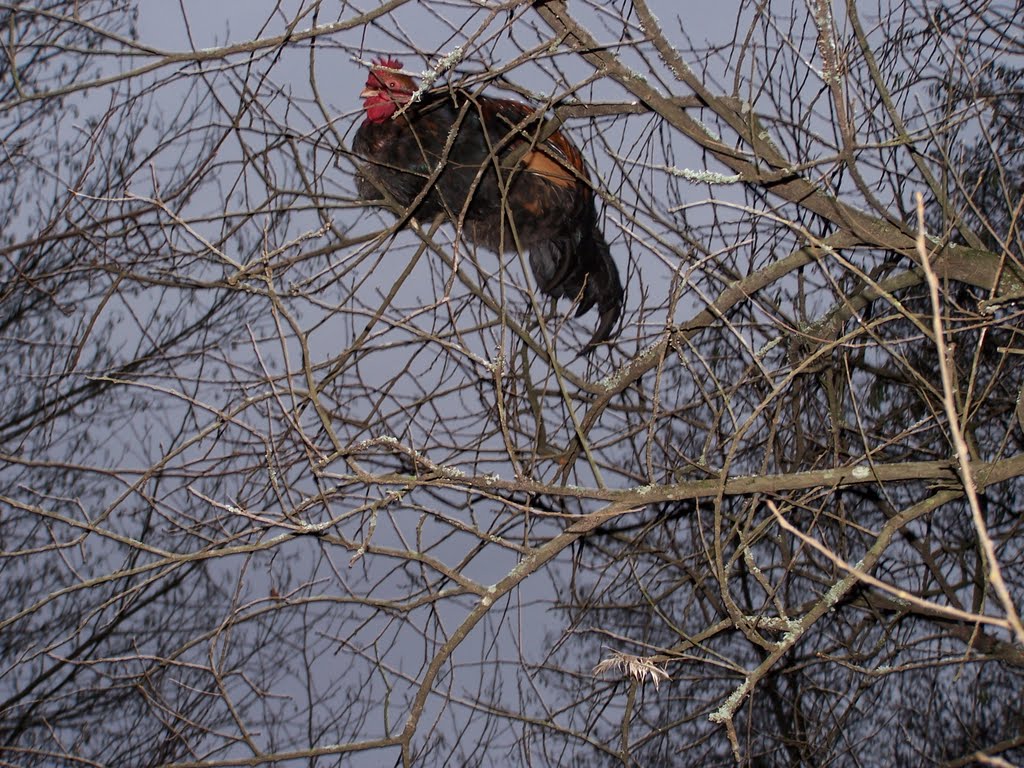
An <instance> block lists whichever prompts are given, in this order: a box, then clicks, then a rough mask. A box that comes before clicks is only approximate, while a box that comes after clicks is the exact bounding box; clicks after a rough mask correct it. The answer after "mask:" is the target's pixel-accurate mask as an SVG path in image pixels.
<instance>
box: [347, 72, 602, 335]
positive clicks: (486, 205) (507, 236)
mask: <svg viewBox="0 0 1024 768" xmlns="http://www.w3.org/2000/svg"><path fill="white" fill-rule="evenodd" d="M401 69H402V64H401V62H399V61H396V60H394V59H379V60H377V61H376V62H375V63H374V66H373V68H372V70H371V71H370V76H369V78H368V79H367V81H366V87H365V88H364V89H363V92H362V93H361V94H359V96H360V98H362V99H363V108H364V109H365V111H366V118H365V120H364V121H363V123H362V125H361V126H360V127H359V130H358V131H357V132H356V136H355V140H354V142H353V145H352V146H353V150H354V152H355V153H356V154H357V155H358V156H359V157H361V158H363V159H364V160H366V161H367V166H366V167H365V168H364V169H363V170H362V171H361V172H360V174H359V176H358V177H357V185H358V187H359V192H360V194H361V195H362V196H363V197H365V198H367V199H380V197H381V194H380V190H384V191H386V192H387V193H388V194H389V195H390V196H391V197H392V198H394V200H395V201H397V202H398V203H400V204H401V205H402V206H404V207H406V208H407V209H408V208H410V207H411V206H414V205H415V208H414V209H413V210H411V211H410V213H415V214H416V215H419V216H421V217H425V218H429V217H432V216H434V215H436V214H438V213H443V214H444V215H445V216H446V217H447V218H448V219H449V220H450V221H452V222H453V223H455V224H456V226H458V227H460V228H461V231H462V233H463V235H464V236H465V237H467V238H468V239H469V240H470V241H471V242H473V243H476V244H477V245H481V246H483V247H485V248H488V249H490V250H493V251H495V252H497V253H501V252H505V251H512V252H518V251H524V250H529V253H530V267H531V268H532V270H533V275H534V277H535V278H536V280H537V285H538V287H539V288H540V290H541V291H543V292H544V293H546V294H547V295H549V296H551V297H553V298H555V299H560V298H569V299H573V300H575V301H577V302H578V306H577V310H576V316H577V317H578V316H580V315H582V314H584V313H585V312H587V311H588V310H589V309H591V308H592V307H594V306H596V307H597V309H598V312H599V314H600V320H599V322H598V325H597V329H596V330H595V331H594V334H593V336H592V337H591V339H590V341H589V342H588V343H587V345H586V347H585V348H584V351H585V352H591V351H593V350H594V349H595V348H596V347H597V345H598V344H600V343H601V342H603V341H606V340H608V339H609V338H611V336H612V335H613V333H614V331H615V326H616V324H617V323H618V320H619V315H620V314H621V313H622V283H621V282H620V281H619V272H618V270H617V269H616V268H615V262H614V261H613V260H612V257H611V253H610V252H609V250H608V243H607V242H605V239H604V236H603V235H602V234H601V230H600V229H599V228H598V225H597V209H596V208H595V205H594V193H593V190H592V189H591V186H590V178H589V176H588V174H587V168H586V166H585V165H584V163H583V158H582V156H581V155H580V152H579V150H578V149H577V148H576V147H575V146H574V145H573V144H572V142H570V141H569V139H567V138H566V137H565V135H564V134H562V133H561V132H559V131H554V132H550V135H546V134H547V133H549V131H544V133H540V132H541V131H542V129H543V125H542V123H543V121H542V120H538V119H537V117H538V114H537V111H536V110H533V109H531V108H530V107H528V106H526V105H525V104H520V103H519V102H516V101H509V100H507V99H493V98H488V97H485V96H480V95H478V94H475V93H471V92H469V91H466V90H461V89H458V88H450V89H443V90H435V91H427V92H426V93H422V94H418V92H417V88H416V84H415V83H414V82H413V80H412V78H411V77H409V76H408V75H406V74H404V73H403V72H401V71H400V70H401Z"/></svg>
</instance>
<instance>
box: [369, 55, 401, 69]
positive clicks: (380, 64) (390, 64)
mask: <svg viewBox="0 0 1024 768" xmlns="http://www.w3.org/2000/svg"><path fill="white" fill-rule="evenodd" d="M373 68H374V69H401V68H402V62H400V61H399V60H398V59H386V58H384V57H383V56H381V57H380V58H379V59H374V61H373Z"/></svg>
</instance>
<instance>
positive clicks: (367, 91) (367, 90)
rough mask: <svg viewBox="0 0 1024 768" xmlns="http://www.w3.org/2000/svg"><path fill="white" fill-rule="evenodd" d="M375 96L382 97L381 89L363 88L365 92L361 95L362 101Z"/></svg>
mask: <svg viewBox="0 0 1024 768" xmlns="http://www.w3.org/2000/svg"><path fill="white" fill-rule="evenodd" d="M374 96H380V89H379V88H363V92H362V93H360V94H359V98H360V99H372V98H373V97H374Z"/></svg>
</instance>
